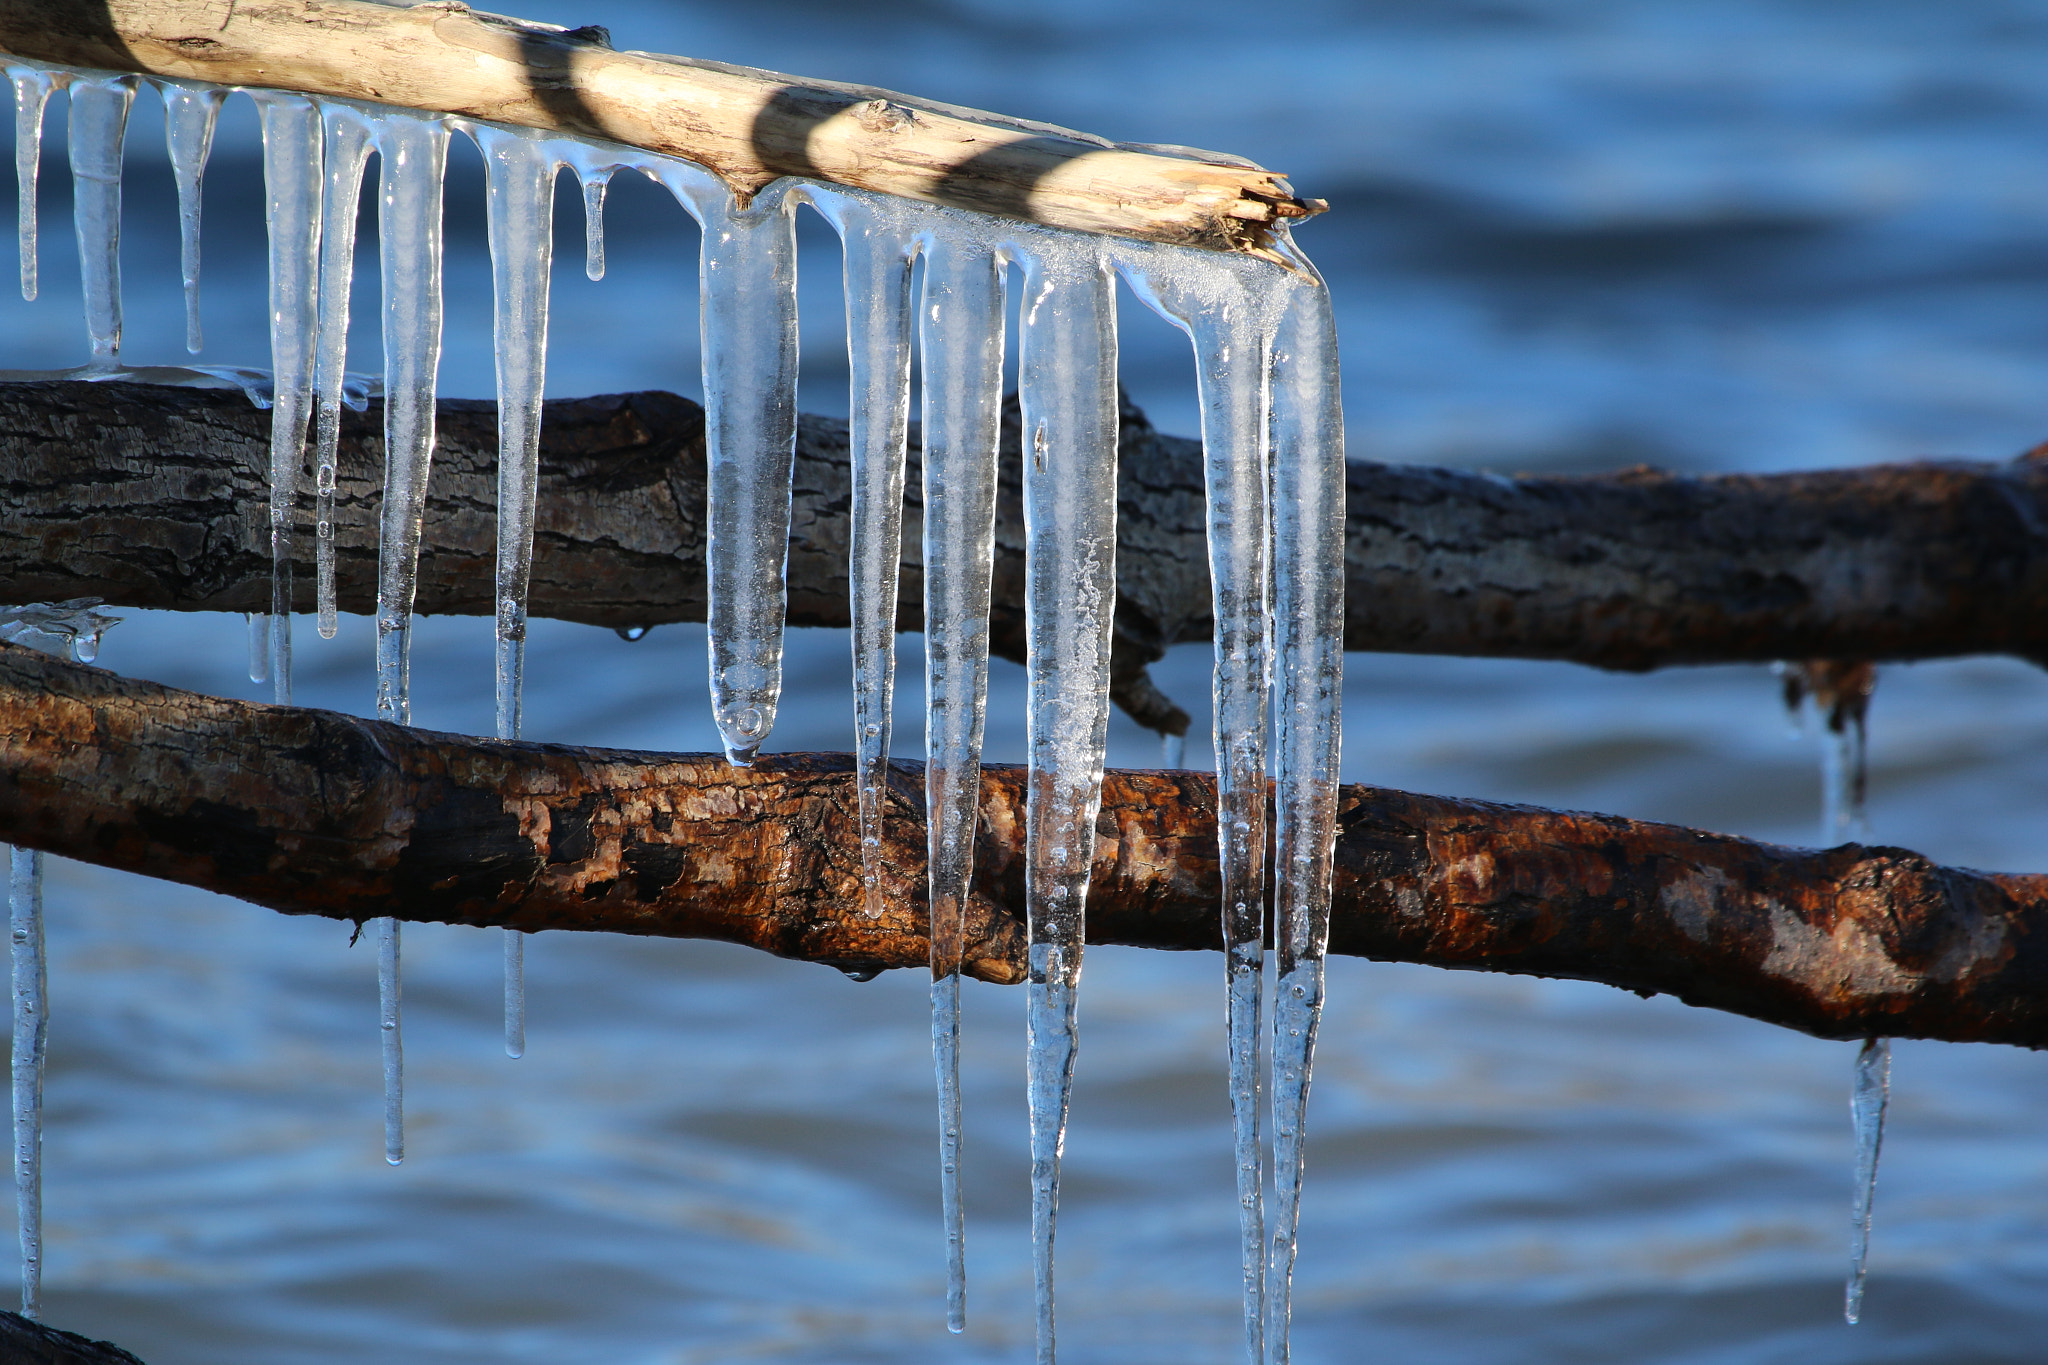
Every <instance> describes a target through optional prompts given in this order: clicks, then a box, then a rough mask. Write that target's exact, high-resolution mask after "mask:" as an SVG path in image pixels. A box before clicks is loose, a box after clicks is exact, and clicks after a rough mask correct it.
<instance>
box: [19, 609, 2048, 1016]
mask: <svg viewBox="0 0 2048 1365" xmlns="http://www.w3.org/2000/svg"><path fill="white" fill-rule="evenodd" d="M920 776H921V774H920V771H919V769H918V768H917V767H916V766H915V765H911V764H899V765H897V766H896V769H895V772H894V781H893V789H892V800H891V803H890V808H889V811H888V827H887V839H886V841H885V845H884V848H883V860H884V864H885V869H886V871H885V887H886V890H887V899H888V909H887V910H886V911H885V913H884V914H883V915H881V916H880V917H879V918H875V919H869V918H867V917H866V916H865V915H864V914H863V913H862V912H861V910H860V903H861V897H860V870H861V869H860V861H859V852H858V848H859V845H858V839H857V837H856V833H855V831H854V829H853V828H852V827H851V819H852V816H851V812H852V811H853V810H854V808H855V802H854V801H853V800H852V797H851V793H850V792H849V790H848V788H849V785H850V783H851V780H852V777H851V760H850V759H848V758H846V757H844V756H841V755H829V754H796V755H780V756H776V757H774V758H770V759H764V760H763V761H762V763H761V766H760V767H758V768H754V769H749V770H740V769H734V768H731V767H729V766H727V765H726V763H725V762H724V760H723V759H721V758H719V757H716V756H713V755H691V754H635V753H625V752H619V751H608V750H594V749H579V748H571V747H567V746H562V745H546V744H510V743H504V742H500V741H495V740H481V739H466V738H462V737H459V736H453V735H440V734H432V733H428V732H425V731H419V730H410V729H405V728H403V727H400V726H396V725H388V724H384V723H381V722H377V721H369V720H360V719H356V718H353V717H349V716H343V715H338V714H335V713H333V712H326V711H315V710H308V709H301V708H291V707H270V706H259V705H254V704H251V703H245V702H234V701H226V700H222V699H219V698H213V697H205V696H200V695H197V694H194V693H190V692H180V691H177V690H175V689H172V688H167V687H162V686H159V685H156V684H153V683H146V682H137V681H132V680H129V679H124V678H120V677H117V676H115V675H113V674H111V673H106V672H103V671H101V670H98V669H92V668H86V667H83V666H80V665H77V664H70V663H65V662H62V661H59V660H56V659H52V658H49V657H47V656H44V655H41V654H37V653H34V652H32V651H29V650H26V649H22V648H19V647H13V646H5V647H0V839H5V840H9V841H13V842H17V843H20V844H24V845H26V846H28V847H32V848H41V849H45V850H48V851H49V852H52V853H58V854H62V855H64V856H67V857H72V858H77V859H80V860H82V861H86V862H93V863H100V864H103V865H105V866H109V867H118V868H124V869H127V870H129V871H134V872H140V873H144V874H146V875H149V876H154V877H161V878H165V879H167V880H171V881H177V882H183V883H186V884H188V885H193V886H202V887H206V888H209V889H211V890H215V891H220V892H224V893H226V894H228V895H233V896H238V897H241V898H242V899H244V900H249V901H253V902H255V903H257V904H259V905H265V906H269V907H271V908H272V909H275V910H280V911H283V912H285V913H288V914H317V915H326V916H329V917H332V918H336V919H343V920H363V919H368V918H371V917H373V916H377V915H396V916H398V917H400V918H403V919H418V920H438V921H443V922H448V923H457V924H470V925H506V926H510V927H513V928H517V929H524V930H539V929H580V930H610V931H613V932H620V933H636V934H653V935H662V936H669V937H686V938H715V939H723V940H726V941H728V942H734V943H742V944H747V945H750V946H752V947H756V948H760V949H763V950H765V951H768V952H772V953H776V954H778V955H780V956H783V957H790V958H800V959H806V960H811V961H819V962H827V963H832V964H834V965H838V966H841V967H847V968H855V969H859V968H879V967H910V966H922V965H924V963H925V962H926V960H927V956H928V952H927V943H926V937H925V935H926V923H925V901H924V877H925V868H924V848H925V828H924V819H923V804H924V803H923V791H922V787H923V784H922V782H921V781H920ZM1023 778H1024V774H1023V772H1022V770H1020V769H1018V768H1015V767H1006V766H992V767H990V768H989V769H988V770H986V772H985V774H984V777H983V782H982V805H981V824H980V830H979V838H978V842H977V846H976V877H975V889H974V896H973V900H972V903H971V905H970V907H969V909H968V924H967V938H966V960H967V970H968V971H970V972H971V973H972V974H974V975H975V976H978V977H981V978H983V979H986V980H990V981H1000V982H1012V981H1016V980H1019V979H1020V978H1021V977H1022V974H1023V970H1022V959H1023V944H1024V917H1023V858H1022V838H1023V826H1024V781H1023ZM1340 818H1341V830H1340V835H1339V841H1338V849H1337V871H1336V879H1335V908H1334V911H1333V919H1332V925H1333V927H1332V934H1331V947H1332V949H1333V950H1334V951H1336V952H1340V953H1352V954H1358V955H1361V956H1365V957H1373V958H1381V959H1388V960H1396V961H1403V962H1420V963H1428V964H1431V965H1435V966H1441V967H1462V968H1469V969H1474V970H1482V971H1503V972H1520V973H1529V974H1535V975H1542V976H1558V977H1573V978H1578V979H1582V980H1588V981H1602V982H1606V983H1608V984H1610V985H1615V986H1620V987H1623V988H1625V989H1628V990H1634V991H1640V992H1643V993H1645V994H1652V993H1658V992H1663V993H1668V994H1672V995H1676V996H1678V997H1679V998H1680V999H1682V1000H1685V1001H1687V1002H1689V1003H1692V1004H1696V1005H1707V1006H1712V1007H1714V1008H1718V1009H1724V1010H1730V1011H1733V1012H1735V1013H1738V1014H1745V1015H1749V1016H1751V1017H1753V1018H1757V1019H1762V1020H1766V1021H1769V1022H1771V1023H1776V1024H1782V1025H1786V1026H1788V1027H1791V1028H1797V1029H1801V1030H1804V1031H1806V1032H1809V1033H1814V1034H1819V1035H1821V1036H1824V1037H1833V1038H1855V1037H1862V1036H1866V1035H1872V1034H1884V1035H1891V1036H1899V1037H1925V1038H1946V1039H1952V1040H1957V1041H1981V1042H2004V1043H2017V1044H2021V1045H2024V1046H2030V1047H2039V1046H2044V1045H2048V877H2043V876H2019V875H2004V874H1987V873H1978V872H1969V871H1964V870H1960V869H1955V868H1945V867H1939V866H1936V865H1934V864H1932V863H1930V862H1929V861H1928V860H1927V859H1925V858H1922V857H1920V856H1918V855H1916V854H1912V853H1908V852H1906V851H1904V850H1902V849H1891V848H1864V847H1860V846H1857V845H1854V844H1849V845H1844V846H1842V847H1840V848H1836V849H1832V850H1828V851H1824V852H1811V851H1806V850H1800V849H1790V848H1778V847H1774V846H1771V845H1767V844H1759V843H1753V842H1750V841H1747V840H1742V839H1734V838H1727V837H1724V836H1720V835H1714V834H1706V833H1701V832H1699V831H1696V830H1688V829H1680V828H1676V827H1674V826H1669V825H1656V824H1649V823H1646V822H1642V821H1634V820H1624V819H1620V818H1617V817H1613V816H1599V815H1579V814H1570V813H1564V812H1556V811H1545V810H1535V809H1531V808H1527V807H1519V806H1504V805H1496V804H1490V803H1486V802H1478V801H1459V800H1452V799H1448V798H1443V797H1426V796H1411V795H1406V794H1403V793H1400V792H1393V791H1386V790H1382V789H1376V788H1371V787H1347V788H1345V789H1344V793H1343V800H1342V805H1341V817H1340ZM1097 833H1098V847H1097V851H1096V857H1095V866H1094V881H1093V885H1092V888H1091V890H1090V893H1089V894H1090V899H1089V906H1088V912H1089V913H1088V931H1089V932H1088V937H1089V941H1090V942H1094V943H1123V944H1134V945H1138V946H1143V947H1152V948H1178V949H1202V948H1214V947H1216V946H1218V944H1219V941H1220V932H1219V928H1218V918H1217V896H1218V892H1219V884H1218V879H1217V868H1216V844H1215V815H1214V787H1213V784H1212V782H1211V780H1210V779H1209V778H1208V777H1206V776H1204V775H1201V774H1197V773H1189V772H1116V773H1111V774H1110V775H1109V777H1108V779H1107V781H1106V783H1105V788H1104V798H1103V810H1102V817H1101V820H1100V822H1099V823H1098V825H1097Z"/></svg>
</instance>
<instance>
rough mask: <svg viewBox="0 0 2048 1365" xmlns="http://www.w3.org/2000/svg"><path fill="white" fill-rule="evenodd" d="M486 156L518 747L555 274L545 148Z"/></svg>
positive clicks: (527, 145) (501, 517) (501, 544)
mask: <svg viewBox="0 0 2048 1365" xmlns="http://www.w3.org/2000/svg"><path fill="white" fill-rule="evenodd" d="M469 131H470V133H471V135H472V136H474V137H475V139H476V144H477V147H478V148H479V149H480V150H481V151H482V152H483V154H484V183H485V195H486V203H487V219H488V223H489V229H490V239H491V287H492V301H493V310H492V319H493V322H492V328H493V330H492V340H493V342H494V343H495V345H496V349H497V358H498V579H497V584H498V594H497V597H498V609H497V693H498V695H497V702H498V706H497V711H498V738H499V739H517V738H519V729H520V721H521V719H522V702H523V698H524V694H525V682H526V589H527V583H528V580H529V579H530V578H531V577H532V573H533V515H534V496H535V494H536V492H537V491H538V485H539V478H540V404H541V393H542V390H543V388H544V387H545V385H546V379H547V352H548V275H549V271H550V270H551V269H552V267H553V265H554V246H555V231H554V203H555V171H556V169H557V168H558V167H559V166H560V164H561V163H560V161H559V159H558V158H557V156H556V153H555V150H554V148H553V146H552V145H550V143H549V142H548V141H547V140H546V139H544V138H542V137H541V136H539V135H538V134H534V133H529V132H526V131H525V130H520V129H510V128H500V127H495V126H492V125H489V124H472V125H469ZM501 933H502V934H503V936H504V949H505V1055H506V1056H507V1057H520V1056H524V1055H525V1053H526V937H525V935H523V934H521V933H520V932H519V931H518V930H516V929H505V930H502V931H501Z"/></svg>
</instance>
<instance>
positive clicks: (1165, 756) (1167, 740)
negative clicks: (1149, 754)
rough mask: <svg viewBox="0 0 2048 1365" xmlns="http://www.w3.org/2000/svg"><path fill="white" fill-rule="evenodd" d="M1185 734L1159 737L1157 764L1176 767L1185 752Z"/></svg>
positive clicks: (1186, 738)
mask: <svg viewBox="0 0 2048 1365" xmlns="http://www.w3.org/2000/svg"><path fill="white" fill-rule="evenodd" d="M1187 740H1188V737H1187V736H1186V735H1161V736H1160V737H1159V766H1160V767H1162V768H1178V767H1180V766H1181V763H1182V760H1183V757H1184V755H1185V754H1186V753H1187Z"/></svg>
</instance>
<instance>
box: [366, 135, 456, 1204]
mask: <svg viewBox="0 0 2048 1365" xmlns="http://www.w3.org/2000/svg"><path fill="white" fill-rule="evenodd" d="M373 123H374V125H375V129H376V140H377V158H378V165H379V178H378V213H377V248H378V263H379V273H380V275H381V277H382V279H381V284H382V292H383V302H384V505H383V508H382V510H381V526H380V531H379V536H378V542H377V715H378V717H379V718H380V719H383V720H391V721H397V722H398V723H399V724H401V725H410V724H411V723H412V700H411V677H410V673H409V669H410V664H411V659H410V653H411V648H410V647H411V643H412V605H413V598H414V595H415V593H416V591H417V588H418V574H419V553H420V518H421V515H422V513H423V512H424V510H425V507H426V501H427V474H428V470H429V467H430V464H431V461H432V459H433V454H434V382H435V378H436V375H437V374H438V372H439V369H440V363H441V183H442V177H443V174H444V172H445V171H446V169H447V164H448V127H447V125H446V124H445V123H443V122H441V121H440V120H439V119H431V118H421V117H418V116H416V115H411V114H401V113H390V114H382V115H378V116H376V117H375V118H374V119H373ZM377 940H378V954H377V956H378V971H377V998H378V1010H379V1018H378V1022H379V1024H380V1025H381V1027H382V1030H383V1035H384V1159H385V1160H386V1161H388V1162H390V1163H391V1164H392V1165H394V1166H395V1165H397V1164H398V1163H399V1162H400V1161H402V1160H403V1159H404V1158H405V1089H404V1075H403V1068H404V1050H403V1042H402V1038H401V1031H400V1006H399V999H400V996H399V932H398V921H397V920H395V919H391V918H383V919H379V920H378V921H377Z"/></svg>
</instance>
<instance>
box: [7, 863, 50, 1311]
mask: <svg viewBox="0 0 2048 1365" xmlns="http://www.w3.org/2000/svg"><path fill="white" fill-rule="evenodd" d="M8 870H9V874H10V875H9V878H8V893H9V894H8V930H9V935H10V943H11V945H12V950H13V962H14V1213H15V1218H16V1221H17V1225H18V1226H19V1228H20V1230H21V1315H22V1316H23V1317H25V1318H33V1317H37V1316H39V1315H40V1314H41V1312H42V1298H43V1057H44V1054H45V1051H46V1050H47V1047H48V1044H49V1035H50V1015H49V1006H48V1001H47V994H48V992H47V987H48V979H47V976H46V973H45V971H44V967H43V855H42V854H41V853H38V852H36V851H35V850H34V849H27V848H17V849H12V850H10V851H9V868H8Z"/></svg>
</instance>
